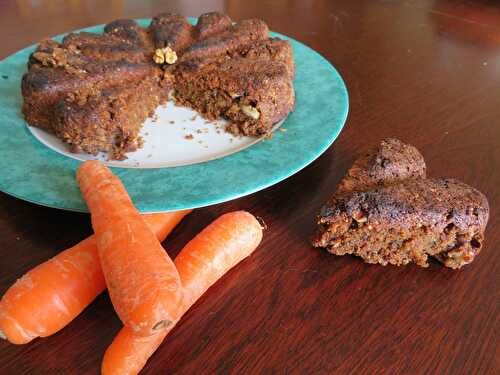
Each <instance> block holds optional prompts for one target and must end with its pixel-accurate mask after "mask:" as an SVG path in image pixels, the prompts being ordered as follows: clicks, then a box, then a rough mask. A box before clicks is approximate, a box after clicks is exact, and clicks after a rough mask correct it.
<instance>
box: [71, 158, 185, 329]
mask: <svg viewBox="0 0 500 375" xmlns="http://www.w3.org/2000/svg"><path fill="white" fill-rule="evenodd" d="M76 178H77V181H78V183H79V185H80V190H81V192H82V195H83V198H84V199H85V201H86V203H87V207H88V208H89V211H90V213H91V219H92V227H93V228H94V233H95V235H96V240H97V249H98V254H99V260H100V263H101V267H102V271H103V274H104V279H105V281H106V285H107V287H108V292H109V295H110V297H111V302H112V303H113V306H114V308H115V311H116V312H117V314H118V316H119V317H120V319H121V321H122V322H123V324H124V325H125V326H127V327H129V328H130V329H132V331H134V332H135V333H136V334H137V335H140V336H148V335H151V334H154V333H156V332H160V331H162V330H165V329H166V328H167V327H168V326H169V325H171V324H172V323H173V322H175V321H176V320H177V319H178V318H179V315H180V310H181V307H182V306H181V303H182V301H181V298H182V288H181V282H180V279H179V274H178V273H177V269H176V268H175V266H174V263H173V262H172V260H171V259H170V258H169V256H168V254H167V253H166V252H165V250H164V249H163V247H162V246H161V244H160V242H159V241H158V239H157V238H156V237H155V235H154V233H153V232H152V231H151V229H150V228H149V227H148V225H147V224H146V222H145V221H144V219H143V218H142V217H141V215H140V214H139V212H138V211H137V209H136V208H135V207H134V205H133V204H132V201H131V199H130V197H129V196H128V194H127V191H126V190H125V187H124V186H123V184H122V183H121V181H120V179H119V178H118V177H116V176H115V175H113V174H112V173H111V171H110V170H109V169H108V168H107V167H106V166H105V165H103V164H102V163H100V162H99V161H97V160H92V161H86V162H84V163H82V164H81V166H80V168H79V169H78V171H77V173H76Z"/></svg>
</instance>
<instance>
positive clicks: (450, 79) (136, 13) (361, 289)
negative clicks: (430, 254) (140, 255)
mask: <svg viewBox="0 0 500 375" xmlns="http://www.w3.org/2000/svg"><path fill="white" fill-rule="evenodd" d="M199 3H200V2H199V1H197V0H196V1H195V0H193V1H160V0H158V1H141V2H139V1H138V2H133V1H121V0H114V1H109V2H101V1H97V0H93V1H78V0H74V1H49V0H44V1H37V2H34V1H33V2H32V1H28V0H18V1H7V0H0V35H2V43H1V44H0V58H4V57H6V56H8V55H9V54H11V53H13V52H15V51H16V50H18V49H20V48H22V47H25V46H26V45H29V44H31V43H34V42H36V41H37V40H39V39H41V38H42V37H45V36H50V35H55V34H59V33H62V32H67V31H70V30H73V29H76V28H80V27H84V26H90V25H93V24H99V23H104V22H107V21H110V20H113V19H116V18H120V17H149V16H151V15H154V14H155V13H158V12H160V11H167V10H169V11H176V12H181V13H183V14H185V15H190V16H196V15H198V14H200V13H202V12H204V11H207V10H211V9H217V10H223V11H226V12H228V13H229V14H230V15H231V17H233V18H234V19H240V18H247V17H261V18H263V19H265V20H266V21H267V22H268V23H269V25H270V26H271V28H272V29H273V30H276V31H279V32H281V33H284V34H287V35H290V36H292V37H294V38H296V39H298V40H300V41H301V42H304V43H306V44H308V45H310V46H311V47H312V48H314V49H316V50H317V51H319V52H320V53H321V54H323V55H324V56H325V57H326V58H327V59H329V60H330V61H331V62H332V63H333V64H334V65H335V66H336V67H337V69H338V70H339V71H340V73H341V74H342V76H343V77H344V79H345V81H346V84H347V86H348V89H349V93H350V113H349V118H348V121H347V124H346V127H345V130H344V131H343V132H342V134H341V135H340V137H339V138H338V140H337V141H336V142H335V144H334V145H333V146H332V147H330V149H329V150H328V151H327V152H326V153H325V154H324V155H323V156H322V157H321V158H319V159H318V160H317V161H315V162H314V163H313V164H312V165H310V166H309V167H307V168H306V169H304V170H303V171H301V172H300V173H298V174H296V175H295V176H293V177H291V178H289V179H287V180H286V181H284V182H282V183H280V184H278V185H276V186H274V187H271V188H269V189H266V190H264V191H262V192H259V193H257V194H254V195H252V196H250V197H246V198H242V199H239V200H236V201H233V202H229V203H226V204H221V205H217V206H214V207H209V208H203V209H199V210H197V211H196V212H195V213H193V214H192V215H191V216H189V217H188V218H187V219H186V220H185V221H184V222H183V223H182V224H181V225H180V226H179V227H178V228H177V229H176V230H175V232H174V233H173V234H172V235H171V236H170V238H169V239H168V240H167V241H166V242H165V243H164V245H165V246H166V247H167V249H168V251H169V254H170V255H171V256H175V255H176V254H177V252H178V251H179V249H180V248H181V247H182V245H183V244H185V243H186V242H187V241H188V240H189V239H190V238H191V237H192V236H193V235H194V234H195V233H196V232H197V231H198V230H200V229H201V228H202V227H203V226H204V225H206V224H208V223H209V222H210V221H211V220H212V219H214V218H215V217H217V215H219V214H221V213H223V212H227V211H230V210H235V209H246V210H249V211H251V212H252V213H254V214H255V215H258V216H260V217H262V218H264V219H265V221H266V223H267V225H268V227H269V229H268V230H267V231H266V233H265V238H264V241H263V243H262V245H261V247H260V248H259V249H258V251H257V252H256V253H255V254H254V255H253V256H252V257H250V258H249V259H247V260H245V261H244V262H243V263H242V264H241V265H239V266H238V267H237V269H235V270H233V271H231V272H230V273H229V274H228V275H227V276H225V277H224V278H223V280H221V281H220V282H219V283H218V284H217V285H216V286H214V287H213V288H212V289H210V290H209V291H208V292H207V294H206V295H205V296H204V297H203V298H202V299H201V300H200V301H199V302H198V303H197V304H196V305H195V306H194V307H193V308H192V309H191V310H190V311H189V312H188V314H187V315H186V316H185V317H184V318H183V320H182V321H181V322H180V323H179V325H178V326H177V327H176V328H175V330H174V331H173V332H172V333H171V334H170V335H169V336H168V338H167V339H166V341H165V343H164V344H163V346H162V347H161V348H160V349H159V350H158V352H157V353H156V354H155V355H154V356H153V358H152V359H151V360H150V362H149V363H148V365H147V367H146V369H145V370H144V374H160V373H167V372H168V373H175V374H205V373H206V374H209V373H218V374H226V373H234V374H333V373H335V374H382V373H383V374H499V373H500V363H499V360H500V351H499V347H500V345H499V339H498V338H499V336H500V293H499V285H500V278H499V274H500V271H499V270H500V257H499V256H498V255H497V254H496V253H497V252H498V249H497V248H498V242H499V241H500V226H499V225H498V224H499V219H498V217H499V216H500V212H499V209H498V207H499V204H500V188H499V187H500V173H499V170H500V95H499V92H500V91H499V88H500V7H499V6H498V5H496V4H495V2H493V1H489V2H487V1H483V2H481V1H455V2H452V1H447V0H436V1H430V0H414V1H375V0H366V1H350V0H345V1H340V0H339V1H332V0H323V1H302V0H289V1H284V0H281V1H278V0H272V1H264V0H263V1H231V0H227V1H218V0H211V1H206V2H203V4H204V5H203V6H202V5H199ZM386 136H393V137H398V138H401V139H403V140H405V141H407V142H409V143H412V144H414V145H415V146H417V147H418V148H419V149H420V150H421V151H422V153H423V154H424V156H425V158H426V160H427V164H428V168H429V174H430V175H432V176H449V177H456V178H459V179H461V180H463V181H465V182H467V183H469V184H471V185H473V186H475V187H477V188H478V189H480V190H481V191H483V192H484V193H485V194H486V195H487V197H488V198H489V201H490V206H491V218H490V223H489V225H488V229H487V233H486V246H485V248H484V251H483V253H482V254H481V255H480V256H479V257H478V259H477V260H476V261H475V262H474V263H473V264H472V265H470V266H468V267H466V268H465V269H463V270H460V271H453V270H450V269H445V268H443V267H442V266H440V265H439V264H437V263H433V264H431V266H430V268H428V269H421V268H418V267H416V266H407V267H401V268H397V267H390V266H388V267H385V268H384V267H381V266H371V265H366V264H364V263H362V262H361V261H360V260H359V259H356V258H354V257H348V256H346V257H335V256H332V255H329V254H326V253H325V252H321V251H318V250H317V249H313V248H311V246H310V245H309V244H308V238H309V236H310V234H311V232H312V230H313V219H314V216H315V215H316V213H317V211H318V208H319V206H320V205H321V204H322V202H323V201H325V200H326V199H327V197H328V196H329V195H330V194H331V192H332V191H333V190H334V188H335V185H336V183H337V182H338V181H339V179H340V178H341V176H342V174H343V173H344V172H345V170H346V169H347V167H348V166H349V165H350V163H351V162H352V161H353V159H354V158H355V156H356V154H357V153H358V152H360V151H361V150H363V149H364V148H365V147H367V146H368V145H371V144H373V143H376V142H378V140H380V139H381V138H382V137H386ZM1 173H8V171H1ZM0 178H1V177H0ZM90 232H91V228H90V224H89V218H88V216H87V215H84V214H74V213H69V212H63V211H58V210H54V209H49V208H44V207H38V206H35V205H32V204H30V203H26V202H23V201H20V200H17V199H15V198H12V197H10V196H7V195H5V194H0V293H3V292H4V291H5V290H6V289H7V288H8V287H9V286H10V285H11V284H12V283H13V282H14V281H15V279H16V278H17V277H19V276H20V275H22V274H23V273H24V272H26V271H27V270H29V269H30V268H31V267H33V266H35V265H36V264H38V263H40V262H42V261H44V260H46V259H48V258H50V257H51V256H53V255H54V254H56V253H57V252H58V251H60V250H62V249H64V248H66V247H68V246H70V245H72V244H74V243H76V242H77V241H79V240H81V239H83V238H84V237H85V236H87V235H88V234H89V233H90ZM119 327H120V324H119V321H118V319H117V318H116V316H115V314H114V313H113V310H112V308H111V306H110V303H109V299H108V297H107V295H106V294H104V295H102V296H100V297H99V298H98V299H97V300H96V301H95V302H94V303H93V304H92V305H91V306H90V307H89V308H87V309H86V310H85V311H84V313H82V314H81V316H79V317H78V318H77V319H76V320H75V321H74V322H72V323H71V324H70V325H69V326H68V327H67V328H65V329H64V330H63V331H61V332H60V333H58V334H56V335H54V336H53V337H50V338H47V339H41V340H35V341H34V342H32V343H31V344H28V345H25V346H13V345H10V344H8V343H7V342H0V373H1V374H30V375H33V374H73V373H74V374H95V373H98V371H99V366H100V361H101V358H102V355H103V352H104V350H105V348H106V346H107V345H108V344H109V343H110V342H111V340H112V338H113V336H114V334H115V333H116V332H117V331H118V329H119Z"/></svg>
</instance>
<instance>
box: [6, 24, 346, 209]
mask: <svg viewBox="0 0 500 375" xmlns="http://www.w3.org/2000/svg"><path fill="white" fill-rule="evenodd" d="M191 21H193V22H194V20H191ZM138 22H139V23H140V24H141V25H143V26H145V25H147V24H148V23H149V20H148V19H142V20H139V21H138ZM102 30H103V25H100V26H93V27H88V28H85V29H82V30H80V31H89V32H102ZM272 35H273V36H277V37H280V38H283V39H287V40H289V41H290V43H291V44H292V47H293V53H294V57H295V63H296V75H295V81H294V85H295V94H296V106H295V110H294V112H293V113H292V114H290V116H289V117H288V118H287V119H286V121H285V123H284V124H283V125H282V127H283V128H286V130H287V131H286V132H279V131H277V132H275V134H274V136H273V137H272V139H269V140H264V141H262V142H259V143H257V144H255V145H253V146H251V147H249V148H247V149H245V150H242V151H240V152H238V153H235V154H232V155H230V156H226V157H224V158H221V159H217V160H212V161H207V162H204V163H200V164H194V165H189V166H182V167H173V168H161V169H126V168H113V172H114V173H116V174H117V175H118V176H119V177H120V178H121V179H122V181H123V183H124V184H125V186H126V188H127V190H128V192H129V194H130V196H131V197H132V199H133V201H134V203H135V205H136V206H137V208H138V209H139V210H140V211H141V212H166V211H173V210H180V209H187V208H197V207H203V206H208V205H212V204H216V203H221V202H225V201H229V200H231V199H235V198H239V197H242V196H245V195H248V194H251V193H254V192H256V191H259V190H262V189H264V188H266V187H268V186H271V185H273V184H276V183H278V182H280V181H282V180H284V179H285V178H287V177H290V176H291V175H293V174H294V173H297V172H298V171H300V170H301V169H302V168H304V167H306V166H307V165H308V164H310V163H311V162H313V161H314V160H315V159H316V158H318V157H319V156H320V155H321V154H322V153H323V152H324V151H325V150H326V149H327V148H328V147H329V146H330V145H331V144H332V143H333V141H334V140H335V139H336V138H337V136H338V135H339V133H340V131H341V130H342V127H343V126H344V123H345V121H346V118H347V112H348V107H349V100H348V94H347V89H346V87H345V84H344V81H343V80H342V78H341V77H340V75H339V73H338V72H337V71H336V70H335V68H334V67H333V66H332V65H330V63H329V62H328V61H327V60H326V59H324V58H323V57H322V56H321V55H319V54H318V53H317V52H315V51H314V50H312V49H311V48H309V47H307V46H305V45H304V44H302V43H299V42H297V41H296V40H293V39H291V38H288V37H286V36H283V35H280V34H278V33H272ZM58 38H62V36H59V37H57V38H56V39H58ZM34 48H35V46H34V45H33V46H30V47H28V48H25V49H23V50H21V51H19V52H17V53H15V54H13V55H11V56H9V57H7V58H6V59H5V60H2V61H0V127H1V131H0V171H1V177H0V190H1V191H3V192H5V193H7V194H10V195H13V196H15V197H17V198H20V199H23V200H26V201H29V202H33V203H36V204H40V205H44V206H49V207H55V208H60V209H64V210H73V211H82V212H87V207H86V205H85V202H84V201H83V199H82V197H81V195H80V191H79V189H78V185H77V183H76V180H75V171H76V169H77V168H78V166H79V164H80V163H81V162H80V161H78V160H75V159H72V158H69V157H66V156H63V155H61V154H59V153H57V152H55V151H53V150H51V149H49V148H47V147H46V146H44V145H43V144H42V143H40V142H39V141H38V140H37V139H35V137H33V135H32V134H31V133H30V132H29V130H28V128H27V126H26V122H25V121H24V119H23V116H22V113H21V104H22V96H21V90H20V87H21V78H22V75H23V73H24V72H25V71H26V62H27V60H28V56H29V54H30V53H31V52H33V50H34Z"/></svg>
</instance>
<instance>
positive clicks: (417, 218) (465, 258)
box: [314, 179, 489, 268]
mask: <svg viewBox="0 0 500 375" xmlns="http://www.w3.org/2000/svg"><path fill="white" fill-rule="evenodd" d="M488 215H489V208H488V202H487V200H486V198H485V196H484V195H483V194H481V193H480V192H479V191H477V190H476V189H474V188H472V187H470V186H468V185H466V184H464V183H462V182H459V181H456V180H453V179H417V180H409V181H406V182H403V183H401V184H396V185H390V186H386V187H380V188H376V189H374V190H368V191H360V192H354V193H352V194H350V195H344V196H339V197H337V198H335V199H333V200H332V201H331V202H330V205H329V206H328V207H325V208H324V209H323V210H322V212H321V215H320V218H319V221H318V223H319V225H321V226H323V227H327V228H328V229H327V230H324V231H322V235H321V236H319V237H318V238H316V239H315V240H314V245H315V246H320V247H326V248H327V250H328V251H329V252H331V253H333V254H336V255H344V254H354V255H357V256H360V257H361V258H363V259H364V260H365V261H366V262H367V263H379V264H382V265H387V264H394V265H405V264H408V263H410V262H415V263H416V264H418V265H419V266H423V267H426V266H427V265H428V263H427V260H428V257H429V256H434V257H436V258H437V259H439V260H440V261H441V262H443V264H444V265H445V266H447V267H451V268H460V267H462V266H463V265H465V264H468V263H470V262H472V261H473V260H474V258H475V256H476V255H477V254H479V252H480V251H481V247H482V244H483V239H484V230H485V227H486V223H487V221H488Z"/></svg>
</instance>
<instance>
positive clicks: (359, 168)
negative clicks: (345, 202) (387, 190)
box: [336, 138, 426, 194]
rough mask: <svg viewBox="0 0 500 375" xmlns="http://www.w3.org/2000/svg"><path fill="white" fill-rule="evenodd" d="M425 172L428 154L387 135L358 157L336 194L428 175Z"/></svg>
mask: <svg viewBox="0 0 500 375" xmlns="http://www.w3.org/2000/svg"><path fill="white" fill-rule="evenodd" d="M425 172H426V166H425V161H424V157H423V156H422V154H421V153H420V152H419V151H418V150H417V149H416V148H415V147H413V146H411V145H408V144H406V143H403V142H401V141H400V140H399V139H395V138H387V139H384V140H382V141H381V142H380V143H379V144H378V145H377V146H374V147H372V148H370V149H369V150H368V151H367V152H366V153H365V154H364V155H363V156H361V157H360V158H358V159H356V161H355V162H354V164H353V165H352V167H351V168H350V169H349V170H348V171H347V174H346V175H345V177H344V178H343V179H342V181H340V183H339V186H338V187H337V191H336V194H343V193H348V192H352V191H363V190H367V189H370V188H374V187H377V186H382V185H390V184H394V183H400V182H402V181H404V180H407V179H417V178H425V176H426V174H425Z"/></svg>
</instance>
